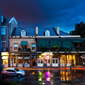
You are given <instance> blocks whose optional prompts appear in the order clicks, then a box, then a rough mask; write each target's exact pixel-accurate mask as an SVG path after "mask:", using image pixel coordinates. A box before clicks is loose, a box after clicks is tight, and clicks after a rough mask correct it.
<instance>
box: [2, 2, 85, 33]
mask: <svg viewBox="0 0 85 85" xmlns="http://www.w3.org/2000/svg"><path fill="white" fill-rule="evenodd" d="M0 8H1V11H2V15H4V16H5V17H7V18H11V17H13V16H14V17H15V18H16V20H17V21H18V23H19V26H20V27H21V26H24V27H27V26H28V27H29V26H32V27H34V26H43V27H57V26H59V27H60V30H62V31H65V32H69V31H71V30H74V28H75V24H76V23H80V22H81V21H83V22H85V0H0Z"/></svg>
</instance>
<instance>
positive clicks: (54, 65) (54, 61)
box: [52, 58, 59, 67]
mask: <svg viewBox="0 0 85 85" xmlns="http://www.w3.org/2000/svg"><path fill="white" fill-rule="evenodd" d="M58 63H59V62H58V58H53V59H52V66H53V67H58V65H59V64H58Z"/></svg>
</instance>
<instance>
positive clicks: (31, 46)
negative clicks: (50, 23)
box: [31, 43, 36, 51]
mask: <svg viewBox="0 0 85 85" xmlns="http://www.w3.org/2000/svg"><path fill="white" fill-rule="evenodd" d="M32 44H34V45H35V50H32ZM32 44H31V51H36V44H35V43H32Z"/></svg>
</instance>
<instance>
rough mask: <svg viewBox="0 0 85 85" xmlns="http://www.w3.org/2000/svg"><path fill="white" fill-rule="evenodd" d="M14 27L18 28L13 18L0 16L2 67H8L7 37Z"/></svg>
mask: <svg viewBox="0 0 85 85" xmlns="http://www.w3.org/2000/svg"><path fill="white" fill-rule="evenodd" d="M15 27H18V23H17V21H16V19H15V18H14V17H13V18H5V17H4V16H2V15H1V44H2V49H1V56H2V65H4V67H8V66H9V62H8V61H9V49H10V48H9V45H10V43H9V36H10V35H11V34H12V32H13V29H14V28H15Z"/></svg>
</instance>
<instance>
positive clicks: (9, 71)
mask: <svg viewBox="0 0 85 85" xmlns="http://www.w3.org/2000/svg"><path fill="white" fill-rule="evenodd" d="M6 71H7V76H16V75H17V73H16V72H15V71H14V70H6Z"/></svg>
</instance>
